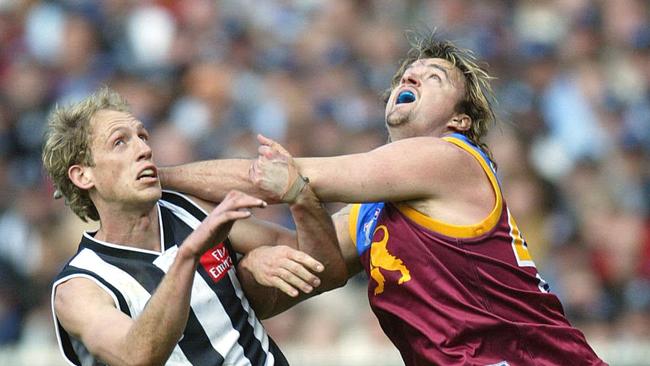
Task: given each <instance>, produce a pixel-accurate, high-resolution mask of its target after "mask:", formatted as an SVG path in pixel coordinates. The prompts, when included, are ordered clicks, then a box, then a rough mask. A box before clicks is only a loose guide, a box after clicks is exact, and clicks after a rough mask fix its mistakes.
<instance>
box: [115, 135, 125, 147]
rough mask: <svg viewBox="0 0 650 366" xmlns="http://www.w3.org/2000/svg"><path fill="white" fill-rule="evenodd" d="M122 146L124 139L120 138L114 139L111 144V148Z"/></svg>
mask: <svg viewBox="0 0 650 366" xmlns="http://www.w3.org/2000/svg"><path fill="white" fill-rule="evenodd" d="M123 144H125V142H124V139H123V138H121V137H120V138H118V139H116V140H115V141H114V142H113V146H120V145H123Z"/></svg>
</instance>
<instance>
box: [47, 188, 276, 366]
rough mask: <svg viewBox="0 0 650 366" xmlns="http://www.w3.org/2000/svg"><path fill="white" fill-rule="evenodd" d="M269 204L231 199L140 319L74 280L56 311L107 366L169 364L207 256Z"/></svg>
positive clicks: (64, 287) (59, 296) (200, 231)
mask: <svg viewBox="0 0 650 366" xmlns="http://www.w3.org/2000/svg"><path fill="white" fill-rule="evenodd" d="M264 204H265V203H264V202H263V201H262V200H260V199H257V198H254V197H251V196H247V195H244V194H242V193H239V192H233V193H231V194H228V195H227V196H226V198H225V199H224V201H223V202H222V203H221V204H220V205H219V206H217V207H216V208H215V209H214V210H213V211H212V212H211V213H210V215H208V217H207V218H206V219H205V220H204V221H203V222H202V223H201V225H199V226H198V227H197V229H196V230H195V231H194V232H192V233H191V234H190V235H189V236H188V237H187V238H186V239H185V241H184V242H183V244H182V245H181V246H180V247H179V249H178V253H177V256H176V258H175V259H174V262H173V263H172V265H171V267H170V269H169V271H168V272H167V274H166V275H165V276H164V278H163V280H162V281H161V283H160V285H159V286H158V288H157V289H156V291H155V293H154V294H153V296H152V297H151V299H150V300H149V302H148V303H147V305H146V306H145V308H144V310H143V312H142V314H140V316H139V317H137V319H132V318H130V317H128V316H127V315H125V314H124V313H122V312H120V311H119V310H118V309H117V308H116V305H115V304H114V302H113V300H112V298H111V297H110V296H109V295H108V294H107V293H106V292H105V291H104V290H102V289H100V288H99V287H98V286H97V285H96V284H95V283H94V282H92V281H91V280H88V279H85V278H73V279H70V280H68V281H66V282H64V283H62V284H60V285H58V286H57V288H56V292H55V296H54V310H55V312H56V314H57V317H58V319H59V321H60V322H61V325H62V326H63V327H64V328H65V329H66V330H67V331H68V332H69V333H70V334H71V335H73V336H75V337H77V338H79V339H81V341H82V342H83V343H84V345H85V346H86V347H87V348H88V350H89V351H90V352H91V353H92V354H93V355H95V356H96V357H97V358H99V359H101V360H102V361H104V362H106V363H107V364H110V365H162V364H164V363H165V362H166V360H167V359H168V358H169V355H170V354H171V352H172V350H173V348H174V346H175V345H176V344H177V343H178V341H179V339H180V337H181V335H182V333H183V329H184V328H185V324H186V323H187V319H188V314H189V308H190V299H191V290H192V283H193V280H194V274H195V272H196V268H197V265H198V263H199V258H200V256H201V254H203V253H204V252H205V251H206V250H207V249H208V248H210V247H211V246H212V245H214V243H215V242H220V241H223V240H224V239H225V238H226V236H227V235H228V232H229V230H230V227H231V226H232V223H233V222H234V221H236V220H238V219H241V218H246V217H248V216H250V212H248V211H247V210H246V209H247V208H251V207H261V206H263V205H264ZM170 299H174V301H170ZM161 329H163V330H164V331H161Z"/></svg>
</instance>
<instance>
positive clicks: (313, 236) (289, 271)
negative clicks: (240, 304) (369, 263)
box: [230, 186, 348, 318]
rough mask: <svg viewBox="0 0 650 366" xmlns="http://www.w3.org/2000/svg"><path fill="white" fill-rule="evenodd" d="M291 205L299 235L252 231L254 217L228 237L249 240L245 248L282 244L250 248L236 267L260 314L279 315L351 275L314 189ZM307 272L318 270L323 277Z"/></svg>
mask: <svg viewBox="0 0 650 366" xmlns="http://www.w3.org/2000/svg"><path fill="white" fill-rule="evenodd" d="M289 207H290V210H291V213H292V215H293V218H294V221H295V223H296V233H293V232H291V231H289V230H286V229H285V230H275V231H269V232H262V233H261V234H262V235H260V228H259V227H258V228H257V229H254V230H251V229H252V228H250V227H247V226H250V221H249V220H246V221H249V222H248V223H246V222H245V221H242V222H239V223H237V226H236V227H235V228H234V229H233V232H232V233H231V236H230V238H231V241H232V242H233V245H235V243H236V242H240V241H241V242H242V243H246V244H245V245H246V246H247V247H248V248H245V249H244V250H246V249H252V248H253V247H258V246H260V245H264V244H268V243H269V242H268V240H269V239H272V240H274V242H275V243H277V244H279V245H280V246H279V247H275V248H269V247H259V248H257V249H254V250H252V251H251V252H250V253H249V254H247V255H246V256H245V257H244V258H243V259H242V261H241V262H240V265H239V267H238V276H239V279H240V281H241V282H242V286H243V287H244V289H245V291H246V294H247V295H248V298H249V300H250V301H251V303H252V305H253V307H254V308H255V310H256V312H257V313H258V315H259V316H260V317H262V318H266V317H269V316H272V315H275V314H278V313H280V312H282V311H284V310H286V309H288V308H290V307H291V306H293V305H295V304H297V303H298V302H300V301H302V300H304V299H307V298H309V297H311V296H314V295H317V294H319V293H322V292H325V291H329V290H331V289H334V288H337V287H340V286H343V285H344V284H345V282H346V281H347V279H348V271H347V268H346V265H345V260H344V258H343V255H342V254H341V249H340V248H339V244H338V241H337V238H336V229H335V228H334V226H333V224H332V219H331V218H330V217H329V215H328V213H327V212H326V211H325V210H324V209H323V208H322V207H321V204H320V201H318V199H317V198H316V196H315V195H314V193H313V192H312V191H311V189H310V188H309V187H308V186H307V187H305V189H304V190H303V191H302V192H301V193H300V194H299V195H298V197H297V198H296V201H295V202H294V203H292V204H290V206H289ZM240 224H243V225H240ZM290 248H293V249H296V250H298V251H295V250H292V249H290ZM307 254H308V255H309V256H308V255H307ZM311 257H313V258H315V259H316V260H318V261H319V262H320V263H322V264H320V263H318V262H315V261H313V259H311ZM309 271H312V272H320V275H319V276H320V280H319V279H318V278H316V277H315V276H314V275H313V274H312V273H310V272H309ZM265 285H266V286H265ZM267 286H274V287H267ZM296 288H299V289H300V290H301V291H300V292H299V291H297V290H296ZM314 289H316V290H314Z"/></svg>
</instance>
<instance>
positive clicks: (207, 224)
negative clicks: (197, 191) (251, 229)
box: [183, 191, 266, 257]
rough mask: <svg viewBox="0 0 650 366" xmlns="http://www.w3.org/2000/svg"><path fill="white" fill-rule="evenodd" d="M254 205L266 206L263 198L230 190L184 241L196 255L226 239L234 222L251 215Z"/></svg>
mask: <svg viewBox="0 0 650 366" xmlns="http://www.w3.org/2000/svg"><path fill="white" fill-rule="evenodd" d="M253 207H266V202H264V201H263V200H261V199H259V198H256V197H253V196H249V195H247V194H246V193H242V192H239V191H230V192H228V194H227V195H226V197H225V198H224V200H223V201H221V203H220V204H219V205H217V207H215V208H214V210H212V212H210V214H209V215H208V216H207V217H206V218H205V219H204V220H203V222H202V223H201V224H200V225H199V226H198V227H197V228H196V230H194V231H193V232H192V233H191V234H190V235H189V236H188V237H187V238H186V239H185V242H184V243H183V247H186V248H188V250H190V251H191V252H192V254H193V255H194V256H195V257H199V256H201V254H203V253H204V252H205V251H206V250H208V249H210V248H212V247H213V246H214V245H216V244H218V243H220V242H222V241H224V240H226V238H227V237H228V233H229V232H230V228H232V224H234V223H235V221H237V220H239V219H245V218H247V217H249V216H250V215H251V212H250V211H249V210H248V209H249V208H253Z"/></svg>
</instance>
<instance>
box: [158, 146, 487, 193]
mask: <svg viewBox="0 0 650 366" xmlns="http://www.w3.org/2000/svg"><path fill="white" fill-rule="evenodd" d="M258 140H259V142H260V144H261V146H260V148H259V153H260V157H262V156H267V157H268V156H275V155H277V154H279V152H278V151H279V150H282V151H284V148H282V146H281V145H280V144H278V143H277V142H275V141H273V140H271V139H268V138H266V137H264V136H261V135H260V136H258ZM294 160H295V164H296V166H297V167H298V171H299V172H300V173H301V174H302V175H303V176H304V177H306V178H308V179H309V181H310V186H311V187H312V189H313V190H314V192H315V193H316V195H317V196H318V198H319V199H320V200H321V201H323V202H348V203H354V202H372V201H392V202H398V201H407V200H414V199H427V198H434V199H435V198H439V197H441V196H444V195H447V194H449V193H452V194H455V192H456V189H457V188H458V186H457V185H456V184H455V183H454V182H459V181H467V180H468V179H470V178H471V177H469V176H468V170H467V169H459V167H464V166H468V165H469V166H471V165H472V164H475V163H473V162H472V158H471V157H469V155H468V154H466V153H465V152H463V151H462V150H460V149H458V148H456V147H454V146H453V145H452V144H450V143H448V142H446V141H444V140H441V139H439V138H435V137H415V138H409V139H404V140H400V141H396V142H392V143H389V144H386V145H384V146H381V147H379V148H377V149H374V150H372V151H369V152H365V153H360V154H350V155H341V156H334V157H323V158H296V159H294ZM274 161H275V163H276V164H279V165H280V166H279V167H277V166H276V167H272V166H270V165H269V166H268V167H267V169H275V171H277V170H278V169H280V168H283V167H284V168H285V169H286V166H285V165H286V163H285V162H283V161H279V160H274ZM255 163H256V160H236V159H229V160H210V161H202V162H196V163H191V164H186V165H181V166H177V167H168V168H163V169H161V182H162V184H163V186H164V187H166V188H170V189H174V190H178V191H181V192H187V193H190V194H192V195H195V196H197V197H199V198H203V199H206V200H210V201H219V200H220V198H221V197H222V196H223V194H224V192H227V191H228V190H229V189H238V190H241V191H243V192H246V193H249V194H252V195H255V196H258V197H261V198H263V199H265V200H266V201H268V202H287V200H283V199H282V196H281V194H280V193H282V192H287V190H288V189H289V188H290V184H291V183H292V182H293V180H291V177H289V176H286V175H285V176H284V177H283V179H279V180H278V179H276V178H272V179H271V180H270V181H266V182H265V181H258V182H256V184H253V183H252V182H251V181H250V180H249V179H248V177H249V174H251V172H253V171H254V170H255ZM264 174H268V173H264V172H263V174H262V175H264ZM274 174H275V173H274ZM478 177H479V178H481V179H482V177H481V175H478ZM261 179H263V178H261ZM471 179H476V178H475V177H474V178H471ZM265 184H273V185H276V184H283V187H282V188H283V189H279V190H276V191H274V192H275V194H273V192H271V191H269V190H264V189H261V188H264V185H265ZM266 188H268V187H266Z"/></svg>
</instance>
